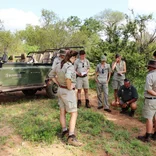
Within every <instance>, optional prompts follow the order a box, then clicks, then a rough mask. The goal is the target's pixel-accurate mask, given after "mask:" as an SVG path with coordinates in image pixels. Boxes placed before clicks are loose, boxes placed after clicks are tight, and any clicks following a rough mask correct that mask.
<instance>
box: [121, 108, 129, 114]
mask: <svg viewBox="0 0 156 156" xmlns="http://www.w3.org/2000/svg"><path fill="white" fill-rule="evenodd" d="M127 111H128V107H126V108H122V110H121V111H120V113H121V114H126V113H127Z"/></svg>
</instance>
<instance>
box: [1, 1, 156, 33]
mask: <svg viewBox="0 0 156 156" xmlns="http://www.w3.org/2000/svg"><path fill="white" fill-rule="evenodd" d="M155 1H156V0H75V1H74V0H12V1H11V0H0V2H1V3H0V19H1V20H2V21H3V22H4V26H5V28H6V29H9V30H19V29H24V28H25V26H26V24H32V25H37V24H39V18H40V17H41V10H42V9H47V10H49V11H54V12H55V13H56V14H57V15H58V16H59V17H60V18H64V19H66V18H68V17H70V16H78V17H79V18H81V19H85V18H89V17H92V16H94V15H96V14H98V13H99V12H101V11H104V10H105V9H111V10H113V11H121V12H123V13H128V12H129V11H128V10H129V9H131V8H133V9H134V11H135V12H137V13H152V12H155V11H156V9H155V6H156V2H155Z"/></svg>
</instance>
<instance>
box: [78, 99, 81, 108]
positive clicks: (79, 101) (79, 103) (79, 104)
mask: <svg viewBox="0 0 156 156" xmlns="http://www.w3.org/2000/svg"><path fill="white" fill-rule="evenodd" d="M80 106H81V100H77V108H79V107H80Z"/></svg>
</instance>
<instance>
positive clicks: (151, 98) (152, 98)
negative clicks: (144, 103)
mask: <svg viewBox="0 0 156 156" xmlns="http://www.w3.org/2000/svg"><path fill="white" fill-rule="evenodd" d="M145 99H150V100H154V99H155V100H156V97H145Z"/></svg>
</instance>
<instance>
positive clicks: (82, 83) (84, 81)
mask: <svg viewBox="0 0 156 156" xmlns="http://www.w3.org/2000/svg"><path fill="white" fill-rule="evenodd" d="M76 88H77V89H82V88H84V89H88V88H89V81H88V77H87V76H86V77H77V78H76Z"/></svg>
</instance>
